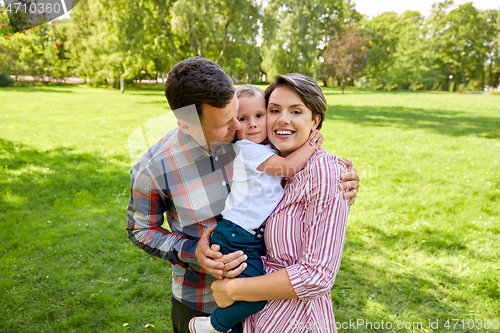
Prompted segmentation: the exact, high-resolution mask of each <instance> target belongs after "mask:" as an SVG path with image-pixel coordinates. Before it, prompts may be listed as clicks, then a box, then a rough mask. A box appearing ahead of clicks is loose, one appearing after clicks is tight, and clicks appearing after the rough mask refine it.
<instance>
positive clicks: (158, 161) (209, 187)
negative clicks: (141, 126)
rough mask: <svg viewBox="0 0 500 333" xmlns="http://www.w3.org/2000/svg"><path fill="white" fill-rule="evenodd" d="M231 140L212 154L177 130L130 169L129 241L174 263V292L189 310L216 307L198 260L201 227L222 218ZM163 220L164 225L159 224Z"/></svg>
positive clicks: (210, 279) (231, 157) (209, 279)
mask: <svg viewBox="0 0 500 333" xmlns="http://www.w3.org/2000/svg"><path fill="white" fill-rule="evenodd" d="M234 156H235V153H234V149H233V145H232V144H225V145H221V146H220V148H219V149H218V150H217V152H216V153H215V154H214V153H211V152H209V151H208V150H207V149H205V148H203V147H201V146H200V145H198V143H197V142H196V141H195V140H193V138H192V137H191V136H188V135H185V134H183V133H182V132H181V131H180V130H179V129H178V128H176V129H174V130H173V131H170V132H169V133H167V135H165V136H164V137H163V138H162V139H161V140H160V141H158V143H156V144H155V145H154V146H152V147H151V148H150V149H149V150H148V151H147V152H146V153H145V154H144V155H143V156H142V157H141V159H140V160H139V162H138V163H137V164H136V165H135V166H134V167H133V168H132V170H131V171H130V177H131V182H132V186H131V195H130V201H129V204H128V207H127V217H128V223H127V230H128V235H129V238H130V240H131V241H132V243H134V244H135V245H137V246H138V247H140V248H141V249H143V250H144V251H146V252H147V253H149V254H152V255H154V256H157V257H159V258H161V259H165V260H169V261H170V262H171V263H172V264H174V265H173V270H172V271H173V279H172V280H173V281H172V294H173V296H174V297H175V298H176V299H177V300H179V301H180V302H182V303H183V304H185V305H187V306H189V307H191V308H192V309H195V310H198V311H201V312H205V313H211V312H213V311H214V310H215V309H216V308H217V305H216V303H215V301H214V299H213V296H212V290H211V288H210V285H211V284H212V282H213V281H215V278H214V277H213V276H211V275H210V274H207V273H205V272H204V271H203V270H202V269H201V267H200V266H199V265H198V263H197V262H196V258H195V250H196V245H197V244H198V240H199V238H200V236H201V235H202V233H203V231H204V230H205V229H206V228H207V227H209V226H211V225H213V224H215V223H217V222H218V221H220V220H221V219H222V216H221V212H222V210H223V209H224V205H225V201H226V198H227V195H228V193H229V191H230V184H231V180H232V161H233V160H234ZM165 216H166V218H167V223H168V227H169V228H168V229H166V228H164V227H163V224H164V222H165Z"/></svg>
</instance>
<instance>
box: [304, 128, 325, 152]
mask: <svg viewBox="0 0 500 333" xmlns="http://www.w3.org/2000/svg"><path fill="white" fill-rule="evenodd" d="M307 141H308V142H309V144H310V145H311V146H314V145H316V149H318V148H320V147H321V144H322V143H323V134H321V132H320V131H316V130H314V131H312V132H311V134H309V138H308V139H307Z"/></svg>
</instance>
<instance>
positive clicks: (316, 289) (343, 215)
mask: <svg viewBox="0 0 500 333" xmlns="http://www.w3.org/2000/svg"><path fill="white" fill-rule="evenodd" d="M332 164H334V165H335V166H334V167H332ZM313 169H314V170H313V171H312V172H311V175H310V177H308V178H309V181H308V185H307V188H306V193H307V194H306V199H305V200H306V202H305V205H306V207H305V208H306V216H305V221H304V236H303V238H302V246H303V248H302V254H301V258H300V260H298V263H297V264H295V265H291V266H289V267H287V268H286V269H282V270H280V271H277V272H273V273H271V274H268V275H264V276H258V277H252V278H243V279H225V280H222V281H216V282H214V283H213V284H212V290H213V291H214V297H215V300H216V301H217V304H218V305H219V306H221V307H225V306H229V305H231V304H232V303H233V302H235V301H238V300H244V301H261V300H283V299H292V298H301V299H314V298H317V297H320V296H322V295H324V294H325V293H327V292H329V291H330V289H331V287H332V285H333V281H334V280H335V276H336V274H337V272H338V269H339V267H340V260H341V257H342V250H343V247H344V240H345V227H346V223H347V215H348V212H349V206H348V203H347V200H345V199H343V197H342V195H341V193H340V192H339V190H338V188H337V186H336V182H337V181H338V178H339V176H340V172H341V171H340V170H341V169H340V167H339V163H338V162H337V163H334V161H333V159H332V158H330V156H329V158H328V159H327V158H325V159H321V160H320V161H317V162H316V163H315V166H314V168H313ZM332 169H333V170H332Z"/></svg>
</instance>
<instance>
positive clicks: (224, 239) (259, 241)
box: [210, 219, 266, 332]
mask: <svg viewBox="0 0 500 333" xmlns="http://www.w3.org/2000/svg"><path fill="white" fill-rule="evenodd" d="M212 244H218V245H220V252H222V254H229V253H232V252H235V251H240V250H241V251H243V252H244V253H245V254H246V255H247V256H248V259H247V260H246V261H245V262H246V263H247V268H245V270H244V271H243V272H242V273H241V274H240V275H238V276H237V278H245V277H252V276H259V275H264V265H263V263H262V259H261V258H260V257H261V256H264V255H266V249H265V244H264V233H263V232H259V231H256V234H255V235H252V234H251V233H250V232H248V231H246V230H245V229H243V228H241V227H239V226H237V225H236V224H234V223H233V222H231V221H228V220H224V219H223V220H222V221H220V222H219V223H218V224H217V227H216V228H215V230H214V232H213V233H212ZM265 305H266V301H260V302H242V301H238V302H234V303H233V305H231V306H229V307H227V308H218V309H217V310H215V311H214V312H213V313H212V315H211V316H210V322H211V324H212V326H213V327H214V328H215V329H216V330H217V331H221V332H226V331H228V330H229V329H230V328H231V327H233V326H235V325H236V324H238V323H239V322H241V321H243V319H245V318H246V317H248V316H250V315H252V314H254V313H256V312H259V311H260V310H262V309H263V308H264V306H265Z"/></svg>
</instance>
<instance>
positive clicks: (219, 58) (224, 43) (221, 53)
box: [215, 7, 233, 64]
mask: <svg viewBox="0 0 500 333" xmlns="http://www.w3.org/2000/svg"><path fill="white" fill-rule="evenodd" d="M232 10H233V7H231V8H229V15H228V16H227V21H226V26H225V27H224V40H223V41H222V50H220V54H219V57H218V58H217V60H216V61H215V63H216V64H218V63H219V61H221V59H222V56H223V55H224V52H226V44H227V30H228V28H229V24H230V23H231V11H232Z"/></svg>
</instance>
